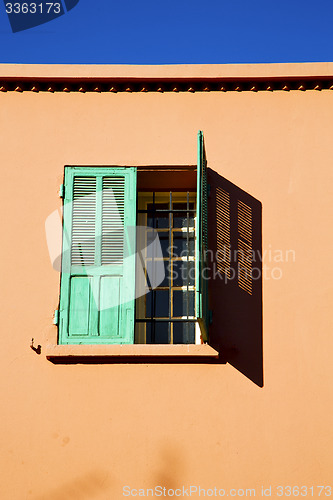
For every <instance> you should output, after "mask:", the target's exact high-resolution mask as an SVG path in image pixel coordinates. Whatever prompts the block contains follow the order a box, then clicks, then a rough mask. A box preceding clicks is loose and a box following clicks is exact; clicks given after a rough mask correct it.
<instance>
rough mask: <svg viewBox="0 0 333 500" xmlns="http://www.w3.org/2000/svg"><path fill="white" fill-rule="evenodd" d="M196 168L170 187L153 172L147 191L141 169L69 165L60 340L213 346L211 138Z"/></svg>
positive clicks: (200, 146)
mask: <svg viewBox="0 0 333 500" xmlns="http://www.w3.org/2000/svg"><path fill="white" fill-rule="evenodd" d="M180 170H181V169H180ZM196 170H197V172H196V173H195V170H194V169H192V171H191V173H190V177H191V176H192V177H191V179H192V178H193V179H194V176H196V183H195V184H196V186H195V188H196V189H193V187H194V186H189V187H188V188H187V186H184V179H186V175H183V173H182V174H181V178H182V183H183V185H182V186H181V185H180V184H179V185H177V184H176V186H173V187H172V189H170V186H166V187H167V188H168V189H167V190H165V188H166V187H165V186H164V187H163V186H161V184H160V183H159V182H160V175H159V173H158V175H157V176H156V175H155V177H154V176H152V175H150V174H151V172H152V170H151V171H150V173H149V179H150V180H151V179H152V178H158V179H159V181H157V182H155V185H153V186H150V187H149V189H146V188H145V189H142V186H140V185H139V184H140V182H141V181H140V182H139V183H138V179H139V180H140V179H141V180H142V179H143V178H144V176H143V174H142V172H140V169H138V168H136V167H76V166H75V167H71V166H68V167H65V179H64V190H65V192H64V216H63V252H62V272H61V287H60V308H59V338H58V343H59V344H134V343H138V344H140V343H141V344H142V343H147V344H148V343H149V344H154V343H155V344H195V343H201V342H202V341H207V339H208V336H207V335H208V324H207V306H208V303H207V282H206V281H205V280H204V279H203V270H204V266H205V253H206V250H207V180H206V160H205V153H204V145H203V135H202V132H199V134H198V165H197V169H196ZM154 171H155V174H156V172H157V171H156V169H155V170H154ZM190 177H189V178H190ZM145 178H147V175H146V177H145ZM175 178H176V177H175ZM185 183H186V181H185ZM153 242H155V245H154V244H152V243H153ZM157 242H158V246H157V245H156V243H157ZM156 249H157V250H158V252H157V253H156ZM161 269H162V271H163V272H162V273H161V279H159V280H156V273H157V272H158V270H161Z"/></svg>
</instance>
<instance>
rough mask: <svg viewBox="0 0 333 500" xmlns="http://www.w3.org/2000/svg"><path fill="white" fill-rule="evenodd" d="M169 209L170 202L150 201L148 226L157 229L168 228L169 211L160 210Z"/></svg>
mask: <svg viewBox="0 0 333 500" xmlns="http://www.w3.org/2000/svg"><path fill="white" fill-rule="evenodd" d="M159 209H160V210H168V209H169V204H168V203H155V205H154V204H153V203H149V204H148V205H147V210H148V214H147V226H149V227H154V228H155V229H167V228H168V227H169V212H159V211H158V210H159Z"/></svg>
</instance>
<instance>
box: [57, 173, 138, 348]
mask: <svg viewBox="0 0 333 500" xmlns="http://www.w3.org/2000/svg"><path fill="white" fill-rule="evenodd" d="M63 218H64V228H63V252H62V274H61V288H60V320H59V343H61V344H113V343H116V344H119V343H127V344H128V343H133V342H134V298H135V297H134V295H135V292H134V289H135V287H134V285H133V280H134V279H135V278H134V277H135V234H136V231H135V226H136V169H135V168H133V167H131V168H123V167H119V168H89V167H65V199H64V214H63Z"/></svg>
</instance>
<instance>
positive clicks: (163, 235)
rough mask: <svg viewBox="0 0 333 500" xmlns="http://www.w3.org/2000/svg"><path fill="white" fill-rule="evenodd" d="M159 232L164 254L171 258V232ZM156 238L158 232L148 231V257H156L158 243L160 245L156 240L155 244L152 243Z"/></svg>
mask: <svg viewBox="0 0 333 500" xmlns="http://www.w3.org/2000/svg"><path fill="white" fill-rule="evenodd" d="M157 234H158V238H159V242H160V245H161V249H162V255H163V257H165V258H169V232H162V231H159V232H158V233H157ZM155 238H156V232H153V231H151V232H150V231H148V232H147V257H148V258H151V257H156V253H157V249H156V245H158V242H156V243H155V244H152V243H153V242H154V240H155ZM153 254H154V255H153Z"/></svg>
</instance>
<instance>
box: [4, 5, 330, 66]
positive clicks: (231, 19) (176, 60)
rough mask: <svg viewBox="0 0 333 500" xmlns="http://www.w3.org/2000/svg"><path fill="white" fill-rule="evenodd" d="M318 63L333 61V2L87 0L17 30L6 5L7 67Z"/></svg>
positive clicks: (5, 45) (5, 44)
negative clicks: (34, 64) (13, 29)
mask: <svg viewBox="0 0 333 500" xmlns="http://www.w3.org/2000/svg"><path fill="white" fill-rule="evenodd" d="M20 1H21V0H20ZM28 1H29V2H31V1H32V0H28ZM58 1H59V0H58ZM6 2H7V0H6ZM61 2H62V5H64V0H61ZM312 61H333V1H332V0H317V1H315V0H311V1H310V0H303V1H302V2H301V1H299V0H288V1H286V0H280V1H279V2H269V1H267V0H266V1H263V0H252V1H250V0H248V1H244V0H237V1H236V0H228V1H226V0H219V1H217V0H206V2H205V3H204V2H203V1H200V2H199V1H198V0H177V1H176V0H171V1H169V2H163V1H161V0H155V1H150V0H140V1H134V0H126V1H124V0H117V1H114V0H100V1H98V0H79V3H78V4H77V5H76V6H75V7H74V8H72V10H70V11H68V12H66V13H65V14H64V15H62V16H60V17H58V18H56V19H53V20H52V21H50V22H47V23H45V24H43V25H40V26H37V27H35V28H30V29H27V30H25V31H19V32H17V33H13V32H12V30H11V26H10V23H9V20H8V16H7V14H6V10H5V5H4V2H2V0H0V62H1V63H54V64H56V63H80V64H81V63H82V64H83V63H89V64H184V63H189V64H200V63H217V64H218V63H255V62H257V63H262V62H312Z"/></svg>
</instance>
